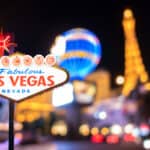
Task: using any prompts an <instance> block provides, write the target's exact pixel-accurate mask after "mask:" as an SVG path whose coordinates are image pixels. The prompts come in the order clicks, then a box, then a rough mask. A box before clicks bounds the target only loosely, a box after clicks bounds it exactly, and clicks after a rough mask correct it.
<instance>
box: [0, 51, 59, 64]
mask: <svg viewBox="0 0 150 150" xmlns="http://www.w3.org/2000/svg"><path fill="white" fill-rule="evenodd" d="M55 63H56V57H55V56H54V55H52V54H48V55H47V56H45V57H44V56H43V55H40V54H38V55H35V56H34V57H32V56H30V55H23V56H20V55H15V56H12V57H9V56H2V57H1V58H0V64H1V65H2V66H3V67H9V66H10V65H11V66H15V67H19V66H22V65H23V66H28V67H29V66H31V65H32V64H35V65H37V66H41V65H44V64H46V65H48V66H53V65H54V64H55Z"/></svg>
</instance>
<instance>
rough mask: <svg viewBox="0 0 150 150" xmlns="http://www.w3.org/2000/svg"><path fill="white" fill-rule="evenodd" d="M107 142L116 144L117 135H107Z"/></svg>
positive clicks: (117, 141)
mask: <svg viewBox="0 0 150 150" xmlns="http://www.w3.org/2000/svg"><path fill="white" fill-rule="evenodd" d="M106 142H107V143H108V144H117V143H119V137H118V136H117V135H109V136H107V138H106Z"/></svg>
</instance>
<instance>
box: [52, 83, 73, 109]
mask: <svg viewBox="0 0 150 150" xmlns="http://www.w3.org/2000/svg"><path fill="white" fill-rule="evenodd" d="M73 99H74V96H73V86H72V84H71V83H66V84H64V85H63V86H61V87H57V88H55V89H54V90H53V91H52V104H53V105H54V106H55V107H59V106H62V105H66V104H69V103H71V102H72V101H73Z"/></svg>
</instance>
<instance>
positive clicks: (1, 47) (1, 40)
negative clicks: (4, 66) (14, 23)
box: [0, 32, 16, 56]
mask: <svg viewBox="0 0 150 150" xmlns="http://www.w3.org/2000/svg"><path fill="white" fill-rule="evenodd" d="M11 46H16V44H15V43H12V42H11V36H10V35H4V34H3V32H1V33H0V56H3V55H4V51H7V52H8V53H9V48H10V47H11Z"/></svg>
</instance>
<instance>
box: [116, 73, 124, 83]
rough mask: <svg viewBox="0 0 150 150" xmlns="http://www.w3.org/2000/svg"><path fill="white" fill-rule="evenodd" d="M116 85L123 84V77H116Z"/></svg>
mask: <svg viewBox="0 0 150 150" xmlns="http://www.w3.org/2000/svg"><path fill="white" fill-rule="evenodd" d="M116 84H117V85H122V84H124V77H123V76H122V75H118V76H117V77H116Z"/></svg>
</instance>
